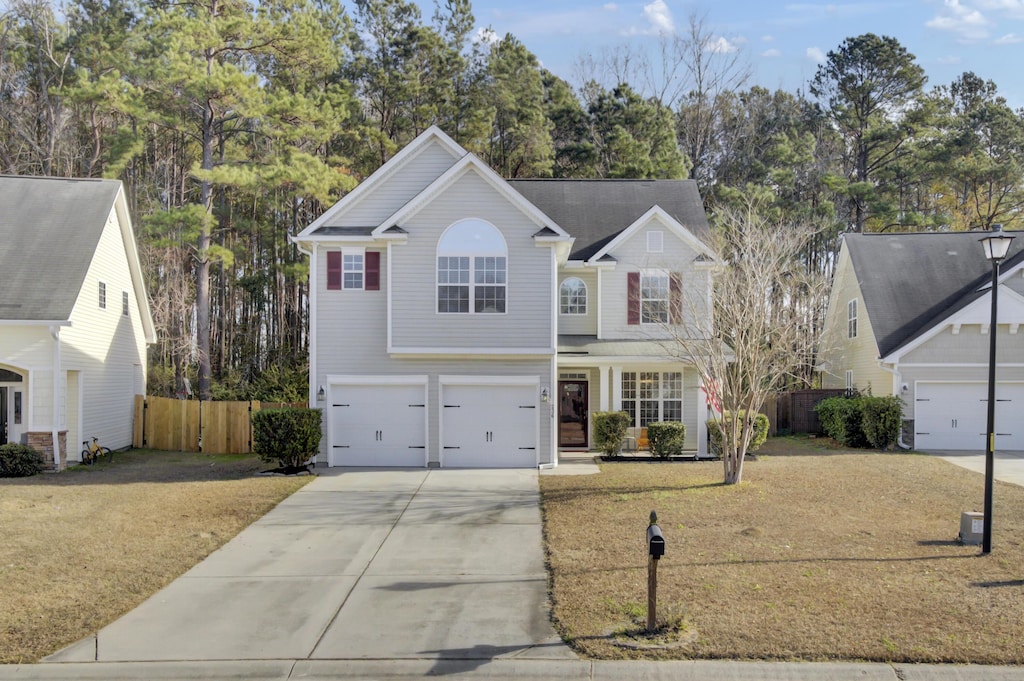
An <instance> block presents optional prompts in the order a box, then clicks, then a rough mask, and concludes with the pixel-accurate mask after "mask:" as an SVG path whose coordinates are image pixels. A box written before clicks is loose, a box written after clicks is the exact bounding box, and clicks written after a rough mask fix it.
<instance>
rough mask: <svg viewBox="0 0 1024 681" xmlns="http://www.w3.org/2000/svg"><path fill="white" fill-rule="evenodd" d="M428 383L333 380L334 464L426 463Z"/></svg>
mask: <svg viewBox="0 0 1024 681" xmlns="http://www.w3.org/2000/svg"><path fill="white" fill-rule="evenodd" d="M426 407H427V405H426V390H425V386H424V385H332V386H331V392H330V419H331V429H330V440H331V445H330V447H331V459H330V460H331V465H332V466H419V467H422V466H425V465H426V418H427V416H426V415H427V408H426Z"/></svg>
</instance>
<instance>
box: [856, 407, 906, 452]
mask: <svg viewBox="0 0 1024 681" xmlns="http://www.w3.org/2000/svg"><path fill="white" fill-rule="evenodd" d="M863 400H864V406H863V411H864V417H863V420H862V424H861V425H862V427H863V430H864V437H865V438H866V439H867V441H868V442H869V443H870V444H871V446H872V447H875V448H877V449H889V447H891V446H892V445H894V444H896V441H897V440H899V437H900V430H901V429H902V428H903V400H901V399H900V398H899V397H896V396H895V395H890V396H888V397H865V398H863Z"/></svg>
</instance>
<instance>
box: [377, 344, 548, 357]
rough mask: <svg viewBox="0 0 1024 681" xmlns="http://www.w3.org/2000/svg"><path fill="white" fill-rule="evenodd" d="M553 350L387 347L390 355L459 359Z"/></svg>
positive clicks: (540, 354) (543, 354) (520, 355)
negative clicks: (456, 356) (451, 357)
mask: <svg viewBox="0 0 1024 681" xmlns="http://www.w3.org/2000/svg"><path fill="white" fill-rule="evenodd" d="M555 353H556V350H555V348H448V347H439V348H430V347H422V348H416V347H392V346H389V347H388V354H391V355H419V356H423V357H430V356H436V355H445V356H450V355H458V356H460V357H474V356H482V355H485V356H488V357H537V356H546V355H554V354H555Z"/></svg>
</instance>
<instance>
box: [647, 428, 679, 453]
mask: <svg viewBox="0 0 1024 681" xmlns="http://www.w3.org/2000/svg"><path fill="white" fill-rule="evenodd" d="M647 440H648V442H649V443H650V447H651V454H654V455H655V456H658V457H661V458H662V459H667V458H669V457H670V456H679V455H680V454H682V453H683V447H684V446H685V445H686V426H685V425H683V424H682V423H679V422H677V421H659V422H657V423H648V424H647Z"/></svg>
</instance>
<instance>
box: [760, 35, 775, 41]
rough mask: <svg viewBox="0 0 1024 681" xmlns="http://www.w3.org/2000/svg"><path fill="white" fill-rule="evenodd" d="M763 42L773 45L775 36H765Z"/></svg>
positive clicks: (762, 37) (762, 38)
mask: <svg viewBox="0 0 1024 681" xmlns="http://www.w3.org/2000/svg"><path fill="white" fill-rule="evenodd" d="M761 42H765V43H773V42H775V36H773V35H763V36H761Z"/></svg>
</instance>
